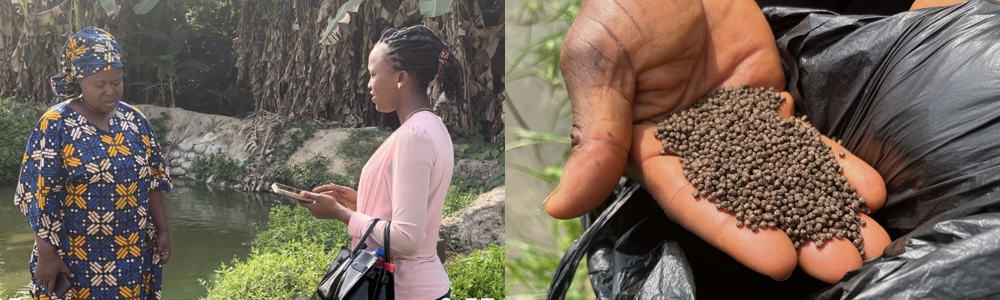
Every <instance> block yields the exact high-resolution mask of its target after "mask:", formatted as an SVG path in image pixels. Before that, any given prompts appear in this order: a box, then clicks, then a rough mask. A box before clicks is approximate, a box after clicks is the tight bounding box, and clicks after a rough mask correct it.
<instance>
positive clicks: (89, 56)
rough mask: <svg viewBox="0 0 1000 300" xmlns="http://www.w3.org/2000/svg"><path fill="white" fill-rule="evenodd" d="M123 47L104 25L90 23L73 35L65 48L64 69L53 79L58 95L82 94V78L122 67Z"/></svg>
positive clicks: (62, 57) (54, 90)
mask: <svg viewBox="0 0 1000 300" xmlns="http://www.w3.org/2000/svg"><path fill="white" fill-rule="evenodd" d="M120 52H121V48H119V47H118V42H116V41H115V37H113V36H111V34H110V33H108V32H107V31H105V30H104V29H100V28H95V27H87V28H84V29H83V30H80V32H77V33H76V34H75V35H73V37H72V38H70V39H69V41H67V42H66V45H64V46H63V48H62V56H60V58H59V68H60V69H61V70H62V72H63V73H60V74H58V75H56V76H53V77H52V78H51V79H50V80H49V81H50V83H51V85H52V91H53V92H54V93H55V94H56V96H57V97H65V98H76V97H78V96H80V93H81V91H80V83H79V79H80V78H84V77H87V76H90V75H92V74H94V73H99V72H102V71H107V70H112V69H121V68H122V67H124V63H123V62H122V59H121V55H120V54H119V53H120Z"/></svg>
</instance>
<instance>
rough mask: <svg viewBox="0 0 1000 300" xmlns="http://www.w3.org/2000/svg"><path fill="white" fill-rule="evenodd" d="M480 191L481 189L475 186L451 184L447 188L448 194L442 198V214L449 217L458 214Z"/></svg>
mask: <svg viewBox="0 0 1000 300" xmlns="http://www.w3.org/2000/svg"><path fill="white" fill-rule="evenodd" d="M482 193H483V190H482V189H480V188H477V187H469V188H463V187H459V186H455V185H452V186H451V187H449V188H448V195H446V196H445V198H444V216H445V217H450V216H454V215H458V214H460V213H461V212H462V210H463V209H465V208H466V207H467V206H469V204H472V201H474V200H476V197H478V196H479V195H480V194H482Z"/></svg>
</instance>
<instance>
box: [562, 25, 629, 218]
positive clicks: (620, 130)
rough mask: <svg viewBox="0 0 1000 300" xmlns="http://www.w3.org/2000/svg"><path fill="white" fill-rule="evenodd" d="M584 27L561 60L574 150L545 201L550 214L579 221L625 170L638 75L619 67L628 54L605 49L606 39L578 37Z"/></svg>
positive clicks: (568, 41)
mask: <svg viewBox="0 0 1000 300" xmlns="http://www.w3.org/2000/svg"><path fill="white" fill-rule="evenodd" d="M574 25H576V24H574ZM579 28H581V27H575V28H571V29H570V31H569V32H567V36H566V39H565V42H564V44H563V51H562V56H561V65H562V71H563V77H564V78H565V80H566V90H567V92H568V94H569V98H570V103H571V105H572V109H573V133H572V138H573V150H572V152H571V153H570V155H569V158H568V159H567V161H566V166H565V167H564V168H563V175H562V178H561V179H560V181H559V186H557V187H556V189H555V190H553V191H552V194H551V195H549V197H548V198H546V199H545V211H546V212H547V213H548V214H549V215H550V216H552V217H554V218H558V219H571V218H576V217H579V216H581V215H583V214H585V213H587V212H590V211H592V210H594V209H595V208H597V207H598V206H600V205H601V203H603V202H604V200H605V199H606V198H607V196H608V195H609V194H610V193H611V191H612V190H614V188H615V186H616V185H617V184H618V179H619V178H621V175H622V173H624V171H625V164H626V162H627V161H628V153H629V149H630V147H631V144H632V105H631V99H632V97H633V93H634V87H635V80H634V78H635V76H634V73H633V72H632V71H631V70H624V69H622V67H621V66H622V65H623V64H619V63H617V60H621V59H622V58H621V56H622V55H623V54H622V53H621V52H620V51H618V50H617V49H618V48H617V47H611V48H607V47H600V45H605V44H607V42H608V41H607V39H606V38H603V37H601V36H593V35H587V34H585V33H577V32H578V31H577V30H575V29H579ZM580 30H583V29H580ZM612 46H614V44H612ZM609 49H611V50H609ZM595 61H597V62H598V63H595Z"/></svg>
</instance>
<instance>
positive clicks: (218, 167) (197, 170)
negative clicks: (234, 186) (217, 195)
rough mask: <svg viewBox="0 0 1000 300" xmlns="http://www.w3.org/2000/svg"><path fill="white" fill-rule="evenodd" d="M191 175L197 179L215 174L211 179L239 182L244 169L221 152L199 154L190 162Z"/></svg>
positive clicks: (205, 178)
mask: <svg viewBox="0 0 1000 300" xmlns="http://www.w3.org/2000/svg"><path fill="white" fill-rule="evenodd" d="M190 172H191V177H192V178H194V179H197V180H207V179H208V178H209V177H212V176H215V177H214V178H213V181H215V182H219V181H225V182H230V183H234V182H240V181H241V180H242V178H243V176H244V175H243V174H246V171H245V170H244V169H243V167H242V166H240V163H239V162H238V161H236V160H235V159H232V158H229V157H228V156H226V155H225V154H222V153H212V154H209V155H205V156H199V157H197V158H195V159H194V161H193V162H192V163H191V171H190Z"/></svg>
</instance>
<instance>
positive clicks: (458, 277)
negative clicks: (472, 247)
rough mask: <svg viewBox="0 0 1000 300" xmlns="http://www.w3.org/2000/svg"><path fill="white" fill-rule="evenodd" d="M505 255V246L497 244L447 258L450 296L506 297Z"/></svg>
mask: <svg viewBox="0 0 1000 300" xmlns="http://www.w3.org/2000/svg"><path fill="white" fill-rule="evenodd" d="M505 257H506V255H505V254H504V248H503V247H501V246H495V245H494V246H489V247H486V248H484V249H480V250H476V251H473V252H472V253H470V254H469V255H467V256H459V257H456V258H454V259H453V260H451V261H449V262H447V263H446V264H445V270H447V271H448V278H449V279H451V299H466V298H494V299H503V298H504V297H505V292H504V280H505V271H504V268H503V267H504V260H505Z"/></svg>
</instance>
